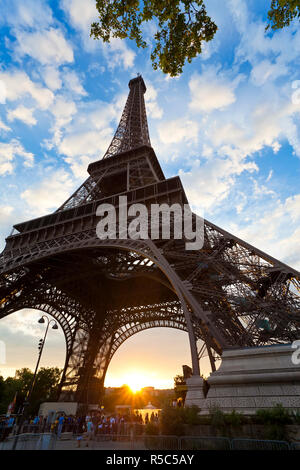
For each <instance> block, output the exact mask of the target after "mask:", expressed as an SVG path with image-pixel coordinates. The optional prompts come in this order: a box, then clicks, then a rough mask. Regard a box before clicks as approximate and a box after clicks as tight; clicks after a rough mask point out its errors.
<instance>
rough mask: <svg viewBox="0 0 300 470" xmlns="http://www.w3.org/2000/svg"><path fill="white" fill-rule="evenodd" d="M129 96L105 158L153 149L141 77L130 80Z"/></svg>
mask: <svg viewBox="0 0 300 470" xmlns="http://www.w3.org/2000/svg"><path fill="white" fill-rule="evenodd" d="M128 86H129V90H130V91H129V95H128V98H127V101H126V104H125V108H124V110H123V113H122V116H121V120H120V123H119V126H118V128H117V130H116V133H115V135H114V137H113V139H112V141H111V144H110V146H109V147H108V149H107V151H106V153H105V155H104V157H103V158H109V157H113V156H114V155H118V154H120V153H123V152H128V151H129V150H133V149H135V148H137V147H141V146H143V145H147V146H149V147H151V142H150V137H149V131H148V122H147V115H146V108H145V101H144V94H145V92H146V85H145V83H144V80H143V78H142V77H141V75H138V76H137V77H136V78H133V79H132V80H130V82H129V84H128Z"/></svg>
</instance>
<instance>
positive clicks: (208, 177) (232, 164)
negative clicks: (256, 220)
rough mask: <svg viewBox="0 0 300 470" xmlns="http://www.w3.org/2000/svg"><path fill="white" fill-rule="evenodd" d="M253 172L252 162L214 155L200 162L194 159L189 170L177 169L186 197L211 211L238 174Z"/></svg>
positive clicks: (256, 169)
mask: <svg viewBox="0 0 300 470" xmlns="http://www.w3.org/2000/svg"><path fill="white" fill-rule="evenodd" d="M244 171H248V172H254V171H258V168H257V166H256V164H255V163H254V162H245V161H240V162H237V161H234V160H233V159H231V158H226V159H221V158H217V157H214V158H213V159H210V160H208V161H206V162H205V163H203V164H201V163H200V161H199V160H196V161H195V162H194V164H193V167H192V168H191V170H189V171H183V170H180V171H179V175H180V177H181V179H182V182H183V185H184V187H185V190H186V193H187V196H188V199H189V201H190V203H191V204H192V205H193V206H194V207H196V208H197V207H199V208H201V210H202V209H205V210H209V211H212V210H213V209H214V208H215V207H217V206H219V205H220V204H221V203H222V202H223V201H224V199H226V198H227V197H228V196H229V193H230V191H231V189H232V187H233V185H234V183H235V179H236V177H237V176H238V175H240V174H241V173H243V172H244Z"/></svg>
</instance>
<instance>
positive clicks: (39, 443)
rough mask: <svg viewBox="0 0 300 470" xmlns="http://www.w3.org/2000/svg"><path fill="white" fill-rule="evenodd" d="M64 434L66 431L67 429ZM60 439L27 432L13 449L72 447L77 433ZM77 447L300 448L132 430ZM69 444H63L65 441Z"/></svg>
mask: <svg viewBox="0 0 300 470" xmlns="http://www.w3.org/2000/svg"><path fill="white" fill-rule="evenodd" d="M66 434H67V433H66ZM69 434H71V436H68V437H69V439H65V438H64V437H67V436H63V435H62V436H61V439H59V438H58V437H57V436H56V434H55V433H26V434H20V435H19V436H18V441H17V445H16V450H56V449H64V448H66V446H67V447H68V448H75V446H76V440H77V439H78V437H77V436H76V435H74V434H72V433H69ZM14 440H15V436H10V437H9V438H7V439H6V440H5V441H3V442H1V443H0V450H11V449H12V448H13V445H14ZM79 440H80V442H78V441H77V446H78V447H79V446H80V445H81V442H82V446H84V445H88V447H89V448H91V449H106V450H110V449H114V450H170V451H172V450H255V451H256V450H275V451H276V450H279V451H280V450H281V451H282V450H300V443H299V442H295V443H291V444H289V443H288V442H285V441H271V440H259V439H229V438H227V437H200V436H199V437H195V436H180V437H178V436H161V435H159V436H147V435H145V434H144V435H133V434H130V435H128V434H126V435H121V434H98V435H96V436H92V437H91V438H90V439H88V438H85V436H84V435H83V436H81V438H79ZM68 441H69V442H70V444H66V443H67V442H68Z"/></svg>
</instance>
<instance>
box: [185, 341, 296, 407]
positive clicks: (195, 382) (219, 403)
mask: <svg viewBox="0 0 300 470" xmlns="http://www.w3.org/2000/svg"><path fill="white" fill-rule="evenodd" d="M293 353H295V349H293V348H292V345H291V344H284V345H272V346H262V347H253V348H244V349H234V350H225V351H224V352H223V354H222V362H221V365H220V367H219V369H218V370H217V371H216V372H212V373H211V374H210V376H209V378H208V379H207V384H208V386H209V388H208V392H207V393H206V394H205V389H207V386H206V387H204V385H205V381H204V379H202V378H201V377H199V376H192V377H191V378H190V379H187V386H188V391H187V395H186V400H185V406H192V405H197V406H198V407H199V408H200V409H201V411H200V414H201V415H206V414H209V412H210V410H212V409H213V408H219V409H220V410H222V411H223V412H224V413H230V412H231V411H233V410H236V411H237V412H239V413H243V414H246V415H251V414H254V413H255V412H256V410H258V409H267V408H272V407H274V406H276V404H278V403H281V404H282V406H283V407H284V408H287V409H289V410H295V409H300V364H298V365H296V364H294V363H293V362H292V354H293Z"/></svg>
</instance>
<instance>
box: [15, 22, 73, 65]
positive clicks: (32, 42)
mask: <svg viewBox="0 0 300 470" xmlns="http://www.w3.org/2000/svg"><path fill="white" fill-rule="evenodd" d="M16 36H17V39H18V42H19V45H18V47H17V49H16V50H17V53H18V54H19V55H20V56H21V57H22V56H24V55H29V56H31V57H32V58H34V59H36V60H38V61H39V62H40V63H41V64H43V65H53V64H57V65H60V64H64V63H68V62H73V60H74V55H73V49H72V47H71V45H70V43H68V42H67V41H66V39H65V38H64V36H63V34H62V32H61V31H60V30H59V29H54V28H50V29H49V30H44V31H36V32H33V33H31V32H30V33H28V32H23V31H19V30H18V31H17V32H16Z"/></svg>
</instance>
